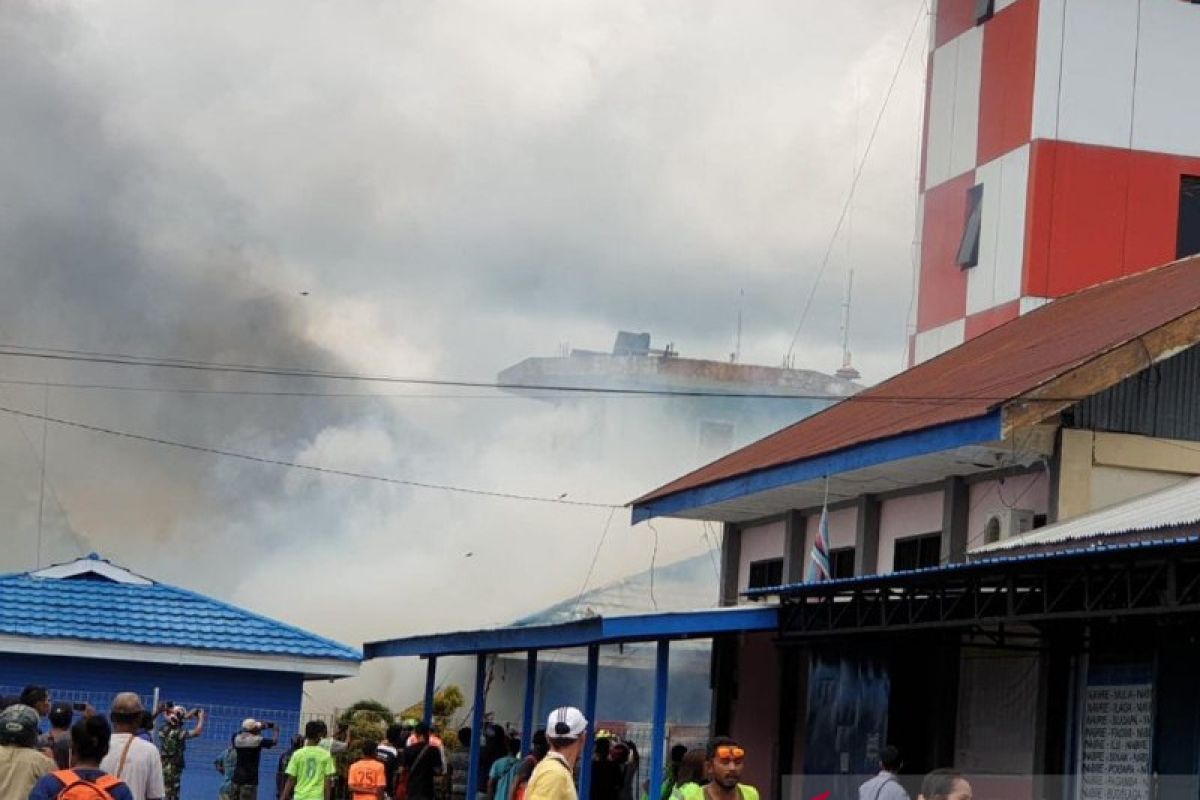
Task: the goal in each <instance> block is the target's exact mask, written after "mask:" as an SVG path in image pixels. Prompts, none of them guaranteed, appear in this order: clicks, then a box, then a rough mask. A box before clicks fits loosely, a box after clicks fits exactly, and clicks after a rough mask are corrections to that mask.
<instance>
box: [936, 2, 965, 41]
mask: <svg viewBox="0 0 1200 800" xmlns="http://www.w3.org/2000/svg"><path fill="white" fill-rule="evenodd" d="M934 26H935V27H934V29H933V41H934V46H935V47H941V46H942V45H944V44H945V43H946V42H948V41H950V40H951V39H953V38H954V37H955V36H958V35H959V34H960V33H963V32H964V31H969V30H970V29H971V28H974V27H975V0H938V4H937V19H935V20H934Z"/></svg>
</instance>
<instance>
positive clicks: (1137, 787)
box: [1079, 675, 1154, 800]
mask: <svg viewBox="0 0 1200 800" xmlns="http://www.w3.org/2000/svg"><path fill="white" fill-rule="evenodd" d="M1090 677H1091V680H1095V679H1096V678H1097V677H1098V676H1096V675H1092V676H1090ZM1147 677H1148V676H1147ZM1091 680H1090V681H1089V683H1088V687H1087V693H1086V695H1085V701H1084V703H1085V705H1084V709H1083V764H1082V769H1081V770H1080V786H1079V789H1080V791H1079V796H1080V798H1082V800H1149V798H1150V743H1151V731H1152V728H1153V721H1154V690H1153V689H1154V687H1153V685H1152V684H1151V683H1150V682H1149V681H1147V682H1145V683H1118V682H1115V681H1114V682H1112V683H1109V682H1107V681H1106V682H1104V683H1099V682H1098V683H1092V682H1091Z"/></svg>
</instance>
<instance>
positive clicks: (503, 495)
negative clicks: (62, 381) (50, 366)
mask: <svg viewBox="0 0 1200 800" xmlns="http://www.w3.org/2000/svg"><path fill="white" fill-rule="evenodd" d="M0 413H5V414H12V415H15V416H18V417H25V418H27V419H38V420H43V421H45V422H52V423H54V424H56V425H62V426H64V427H68V428H77V429H79V430H85V431H91V432H92V433H101V434H105V435H107V436H115V437H119V438H123V439H132V440H134V441H139V442H145V443H149V444H157V445H162V446H164V447H174V448H177V449H180V450H190V451H192V452H196V453H206V454H208V455H215V456H223V457H225V458H236V459H240V460H242V461H250V462H254V463H257V464H270V465H272V466H276V467H287V468H290V469H300V470H306V471H308V472H316V473H320V474H323V475H339V476H341V477H344V478H355V479H358V480H367V481H376V482H379V483H387V484H392V485H396V486H408V487H411V488H414V489H434V490H437V491H442V492H453V493H457V494H467V495H477V496H481V497H494V498H499V499H504V500H524V501H527V502H533V503H547V504H554V505H564V506H580V507H584V508H609V509H614V510H615V509H618V508H623V507H624V506H623V505H621V504H617V503H594V502H589V501H586V500H568V499H566V498H564V497H561V496H560V497H549V496H541V495H531V494H519V493H516V492H500V491H492V490H488V489H475V488H470V487H465V486H452V485H450V484H441V483H430V482H427V481H415V480H408V479H404V478H393V477H389V476H386V475H373V474H370V473H366V472H355V471H352V470H345V469H338V468H336V467H324V466H320V465H317V464H301V463H299V462H296V461H288V460H286V459H281V458H271V457H269V456H259V455H254V454H251V453H242V452H238V451H236V450H225V449H222V448H219V447H209V446H207V445H198V444H190V443H187V442H178V441H174V440H172V439H164V438H161V437H157V436H146V435H143V434H140V433H132V432H130V431H123V430H118V429H116V428H108V427H104V426H102V425H90V424H88V423H86V422H79V421H77V420H72V419H66V418H63V417H55V416H50V415H46V414H35V413H33V412H30V411H22V410H20V409H16V408H8V407H7V406H0Z"/></svg>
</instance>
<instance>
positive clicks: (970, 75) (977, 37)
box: [950, 26, 983, 177]
mask: <svg viewBox="0 0 1200 800" xmlns="http://www.w3.org/2000/svg"><path fill="white" fill-rule="evenodd" d="M955 41H956V42H957V43H958V63H957V65H956V66H957V78H956V80H955V86H954V138H953V139H952V145H951V151H950V175H951V177H953V176H954V175H961V174H962V173H964V172H968V171H969V170H972V169H975V153H976V151H977V150H978V147H979V87H980V83H981V76H982V74H983V28H982V27H980V26H976V27H974V28H971V29H970V30H969V31H967V32H966V33H964V34H962V35H961V36H959V37H958V38H957V39H955Z"/></svg>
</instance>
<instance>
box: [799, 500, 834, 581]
mask: <svg viewBox="0 0 1200 800" xmlns="http://www.w3.org/2000/svg"><path fill="white" fill-rule="evenodd" d="M829 578H830V572H829V504H828V503H826V504H825V505H824V506H823V507H822V508H821V520H820V522H819V523H818V524H817V539H816V541H815V542H813V548H812V557H811V558H810V559H809V562H808V577H806V578H805V581H806V582H807V583H818V582H820V581H827V580H829Z"/></svg>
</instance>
